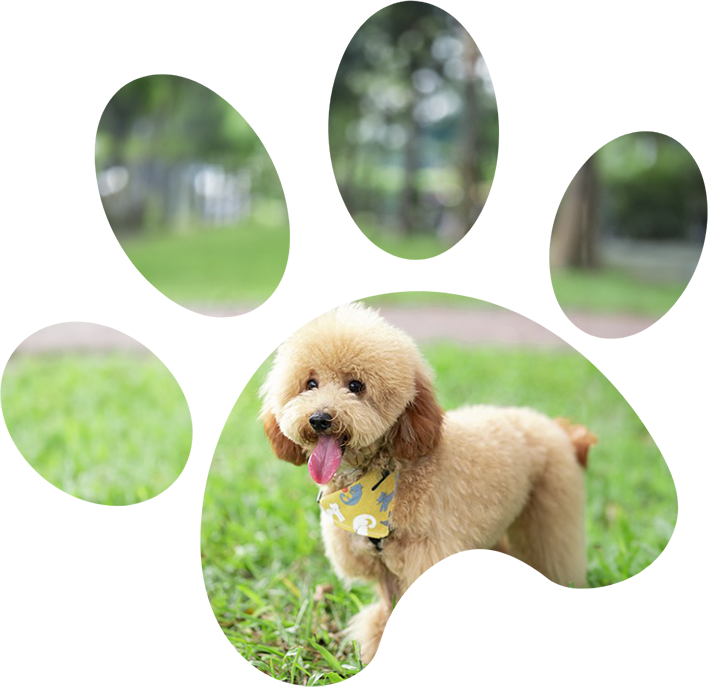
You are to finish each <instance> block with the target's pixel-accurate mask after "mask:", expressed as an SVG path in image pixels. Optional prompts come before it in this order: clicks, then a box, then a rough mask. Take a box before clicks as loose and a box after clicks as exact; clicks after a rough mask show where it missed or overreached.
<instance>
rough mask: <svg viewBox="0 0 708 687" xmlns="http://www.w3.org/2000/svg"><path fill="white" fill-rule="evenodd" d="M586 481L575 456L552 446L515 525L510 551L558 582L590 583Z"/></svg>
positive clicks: (511, 529)
mask: <svg viewBox="0 0 708 687" xmlns="http://www.w3.org/2000/svg"><path fill="white" fill-rule="evenodd" d="M584 511H585V487H584V476H583V470H582V469H581V467H580V465H579V464H578V463H577V461H576V459H575V456H572V455H570V454H566V452H565V451H558V450H557V449H556V450H555V451H551V455H549V456H548V462H547V464H546V469H545V470H544V471H543V474H542V475H541V476H540V478H539V479H538V480H537V482H536V484H535V485H534V488H533V491H532V492H531V494H530V496H529V500H528V502H527V503H526V506H525V507H524V510H523V511H522V512H521V515H519V517H518V518H517V520H516V521H515V522H514V523H513V524H512V526H511V527H510V528H509V532H508V534H509V553H510V554H511V555H512V556H514V557H515V558H518V559H519V560H522V561H524V563H527V564H528V565H530V566H531V567H533V568H535V569H536V570H538V571H539V572H540V573H542V574H543V575H545V576H546V577H548V578H549V579H551V580H553V581H554V582H557V583H558V584H562V585H566V586H571V587H584V586H585V583H586V581H585V576H586V568H587V558H586V551H585V521H584V520H585V513H584Z"/></svg>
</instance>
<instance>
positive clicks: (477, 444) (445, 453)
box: [261, 303, 595, 663]
mask: <svg viewBox="0 0 708 687" xmlns="http://www.w3.org/2000/svg"><path fill="white" fill-rule="evenodd" d="M262 395H263V410H262V414H261V418H262V420H263V423H264V427H265V431H266V434H267V436H268V438H269V440H270V442H271V445H272V447H273V450H274V452H275V454H276V455H277V456H278V458H281V459H283V460H286V461H289V462H291V463H294V464H295V465H302V464H304V463H307V464H308V468H309V472H310V476H311V477H312V479H313V480H314V481H315V482H316V483H317V484H318V485H320V487H321V492H320V499H319V503H320V508H321V525H322V536H323V539H324V546H325V551H326V553H327V556H328V558H329V560H330V561H331V563H332V565H333V566H334V569H335V571H336V572H337V574H338V575H339V576H340V577H341V578H343V579H344V580H351V579H363V580H372V581H375V582H376V585H377V590H378V594H379V599H378V601H377V602H376V603H375V604H373V605H371V606H368V607H367V608H365V609H364V610H362V611H361V612H360V613H358V614H357V615H356V616H355V617H354V618H353V619H352V621H351V623H350V625H349V635H350V636H351V637H352V638H353V639H355V640H356V641H358V642H359V643H360V645H361V657H362V661H363V662H365V663H368V662H369V661H371V659H372V658H373V656H374V654H375V653H376V650H377V648H378V646H379V642H380V640H381V636H382V634H383V630H384V627H385V625H386V621H387V620H388V618H389V616H390V614H391V610H392V608H393V605H394V603H395V602H396V601H397V600H398V599H400V598H401V596H402V595H403V594H404V593H405V592H406V590H407V589H408V588H409V587H410V586H411V584H413V582H414V581H415V580H416V579H417V578H418V577H419V576H420V575H421V574H422V573H423V572H425V571H426V570H427V569H428V568H430V567H431V566H433V565H434V564H435V563H437V562H438V561H440V560H442V559H443V558H445V557H446V556H450V555H451V554H454V553H457V552H459V551H464V550H466V549H495V548H496V549H499V550H504V551H506V552H507V553H509V554H511V555H512V556H515V557H516V558H518V559H519V560H522V561H524V562H525V563H527V564H528V565H530V566H532V567H534V568H535V569H536V570H538V571H539V572H541V573H542V574H543V575H545V576H546V577H548V578H549V579H550V580H553V581H554V582H557V583H558V584H562V585H569V586H574V587H582V586H584V585H585V574H586V554H585V530H584V522H583V519H584V507H585V488H584V475H583V468H584V467H585V465H586V461H587V454H588V450H589V448H590V446H591V444H593V443H594V442H595V437H594V436H593V435H592V434H591V433H590V432H589V431H588V430H587V429H586V428H585V427H583V426H581V425H572V426H571V425H570V424H569V423H568V422H567V421H564V420H551V419H549V418H548V417H546V416H544V415H542V414H540V413H538V412H536V411H534V410H531V409H529V408H502V407H492V406H486V405H477V406H467V407H463V408H459V409H457V410H453V411H450V412H444V411H443V410H442V409H441V408H440V406H438V404H437V402H436V400H435V395H434V391H433V384H432V374H431V370H430V368H429V367H428V365H427V363H426V362H425V360H424V359H423V357H422V356H421V354H420V352H419V351H418V349H417V347H416V345H415V343H414V342H413V340H412V339H411V338H410V337H409V336H408V335H407V334H405V333H404V332H402V331H401V330H399V329H397V328H396V327H394V326H392V325H390V324H389V323H387V322H386V321H385V320H384V319H383V318H382V317H381V316H380V315H379V314H378V312H376V311H374V310H372V309H370V308H368V307H365V306H363V305H361V304H356V303H355V304H351V305H345V306H342V307H339V308H336V309H335V310H332V311H330V312H328V313H325V314H324V315H322V316H320V317H318V318H316V319H315V320H313V321H312V322H310V323H309V324H307V325H305V326H304V327H303V328H302V329H300V330H299V331H297V332H296V333H295V334H293V335H292V336H291V337H290V338H289V339H287V340H286V341H285V342H284V343H283V344H282V345H281V346H280V348H279V349H278V351H277V353H276V356H275V360H274V363H273V367H272V369H271V371H270V373H269V375H268V377H267V379H266V382H265V384H264V386H263V389H262Z"/></svg>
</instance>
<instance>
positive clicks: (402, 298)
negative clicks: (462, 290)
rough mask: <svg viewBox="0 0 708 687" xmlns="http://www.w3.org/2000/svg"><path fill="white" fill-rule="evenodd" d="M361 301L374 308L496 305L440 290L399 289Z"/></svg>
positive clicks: (458, 308)
mask: <svg viewBox="0 0 708 687" xmlns="http://www.w3.org/2000/svg"><path fill="white" fill-rule="evenodd" d="M361 300H362V302H363V303H367V304H368V305H371V306H373V307H375V308H381V307H386V306H389V307H400V308H423V307H433V306H436V307H446V308H453V309H455V310H494V309H496V308H498V306H496V305H493V304H492V303H488V302H487V301H479V300H477V299H476V298H468V297H467V296H458V295H456V294H454V293H444V292H442V291H399V292H397V293H382V294H380V295H378V296H370V297H369V298H362V299H361Z"/></svg>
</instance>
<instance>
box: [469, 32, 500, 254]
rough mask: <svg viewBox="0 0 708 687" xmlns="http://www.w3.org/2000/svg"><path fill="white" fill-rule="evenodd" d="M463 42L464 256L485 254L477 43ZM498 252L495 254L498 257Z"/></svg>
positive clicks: (472, 40)
mask: <svg viewBox="0 0 708 687" xmlns="http://www.w3.org/2000/svg"><path fill="white" fill-rule="evenodd" d="M462 36H463V41H464V53H463V54H464V59H463V62H464V65H465V80H464V98H465V106H464V111H465V117H464V118H463V127H464V130H465V132H464V145H463V148H462V161H461V167H462V170H461V173H462V189H463V195H462V202H461V203H460V215H461V217H460V219H461V221H462V226H463V229H464V239H463V246H462V248H463V255H485V254H486V251H485V250H484V248H483V246H482V245H481V243H482V242H480V238H481V237H480V229H481V227H480V219H481V218H480V215H479V213H477V212H476V210H477V207H478V204H479V195H478V184H479V128H480V127H479V110H480V108H479V96H478V93H477V89H478V84H477V77H476V76H475V69H476V66H477V60H478V59H479V56H480V52H479V47H478V46H477V43H476V42H475V41H474V39H473V38H472V36H470V35H469V33H467V32H464V33H463V34H462ZM498 254H499V253H498V252H497V255H498Z"/></svg>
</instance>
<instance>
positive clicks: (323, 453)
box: [307, 434, 342, 484]
mask: <svg viewBox="0 0 708 687" xmlns="http://www.w3.org/2000/svg"><path fill="white" fill-rule="evenodd" d="M341 462H342V447H341V446H340V444H339V440H338V439H335V438H334V437H333V436H332V435H330V434H327V435H325V436H321V437H320V438H319V439H318V440H317V446H315V450H314V451H313V452H312V455H311V456H310V460H309V461H308V462H307V467H308V468H309V469H310V477H312V479H313V480H315V482H317V484H327V482H329V481H330V480H331V479H332V477H334V473H335V472H337V468H338V467H339V464H340V463H341Z"/></svg>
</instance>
